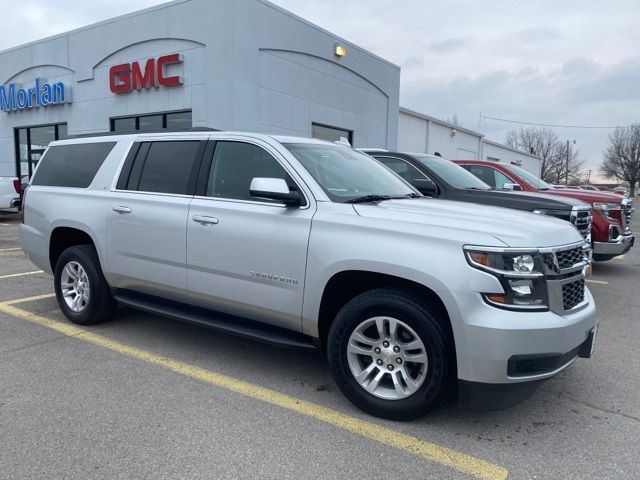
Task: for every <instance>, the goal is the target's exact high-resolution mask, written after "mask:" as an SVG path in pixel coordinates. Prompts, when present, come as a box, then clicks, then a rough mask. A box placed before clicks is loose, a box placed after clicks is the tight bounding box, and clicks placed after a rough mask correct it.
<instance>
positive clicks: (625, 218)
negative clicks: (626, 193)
mask: <svg viewBox="0 0 640 480" xmlns="http://www.w3.org/2000/svg"><path fill="white" fill-rule="evenodd" d="M621 215H622V228H624V230H625V231H628V230H631V219H632V218H633V201H632V200H628V199H624V200H623V201H622V212H621Z"/></svg>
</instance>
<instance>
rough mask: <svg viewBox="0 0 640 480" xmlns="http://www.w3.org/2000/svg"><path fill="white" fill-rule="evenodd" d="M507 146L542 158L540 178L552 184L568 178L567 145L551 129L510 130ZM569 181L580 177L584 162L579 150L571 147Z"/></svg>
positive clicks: (506, 141)
mask: <svg viewBox="0 0 640 480" xmlns="http://www.w3.org/2000/svg"><path fill="white" fill-rule="evenodd" d="M505 143H506V145H507V146H509V147H511V148H515V149H517V150H522V151H523V152H527V153H530V154H532V155H536V156H538V157H540V160H541V166H540V177H541V178H542V179H543V180H545V181H547V182H551V183H561V182H564V181H565V179H566V176H567V145H566V143H565V142H563V141H562V140H560V139H559V138H558V135H556V133H555V132H554V131H553V130H551V129H550V128H546V127H544V128H536V127H529V128H522V127H520V128H519V129H517V130H510V131H508V132H507V137H506V139H505ZM569 149H570V150H569V179H570V180H571V179H575V178H577V177H578V176H579V175H580V170H581V169H582V164H583V162H582V160H580V152H579V150H578V149H577V148H575V147H571V146H569Z"/></svg>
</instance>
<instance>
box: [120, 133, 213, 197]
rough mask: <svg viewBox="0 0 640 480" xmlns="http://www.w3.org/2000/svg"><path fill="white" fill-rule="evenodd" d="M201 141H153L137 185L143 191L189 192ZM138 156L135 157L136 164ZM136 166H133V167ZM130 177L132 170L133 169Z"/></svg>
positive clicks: (184, 193)
mask: <svg viewBox="0 0 640 480" xmlns="http://www.w3.org/2000/svg"><path fill="white" fill-rule="evenodd" d="M200 146H201V142H200V141H197V140H196V141H184V142H153V143H151V146H150V148H149V153H148V154H147V156H146V160H144V166H143V167H142V172H141V173H140V182H139V183H138V188H137V189H136V188H132V186H131V185H130V186H129V188H130V189H134V190H140V191H142V192H162V193H176V194H181V195H186V194H190V193H191V192H190V191H189V190H190V189H191V188H193V187H190V185H191V184H192V183H193V171H194V166H195V163H196V161H197V160H198V159H199V155H197V153H198V151H199V150H200ZM140 160H141V159H137V160H136V163H138V162H139V161H140ZM134 169H135V166H134ZM132 179H133V171H132Z"/></svg>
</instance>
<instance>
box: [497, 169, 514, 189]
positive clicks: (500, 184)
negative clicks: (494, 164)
mask: <svg viewBox="0 0 640 480" xmlns="http://www.w3.org/2000/svg"><path fill="white" fill-rule="evenodd" d="M493 172H494V174H495V184H496V188H498V189H503V188H504V184H505V183H515V182H514V181H513V180H511V179H510V178H509V177H507V176H506V175H505V174H504V173H502V172H501V171H500V170H494V171H493Z"/></svg>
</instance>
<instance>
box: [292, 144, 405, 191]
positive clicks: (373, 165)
mask: <svg viewBox="0 0 640 480" xmlns="http://www.w3.org/2000/svg"><path fill="white" fill-rule="evenodd" d="M284 146H285V147H286V148H287V149H288V150H289V151H290V152H291V153H292V154H293V155H294V156H295V157H296V158H297V159H298V161H299V162H300V163H301V164H302V166H303V167H304V168H306V169H307V171H308V172H309V174H310V175H311V176H312V177H313V178H314V180H315V181H316V182H318V184H319V185H320V186H321V187H322V189H323V190H324V191H325V193H326V194H327V196H328V197H329V198H330V199H331V200H332V201H334V202H339V203H344V202H348V201H350V200H354V199H356V198H360V197H363V196H365V195H375V196H388V197H394V198H402V197H409V196H411V195H415V194H416V191H415V190H414V189H413V188H411V187H410V186H409V185H407V184H406V183H405V182H404V181H403V180H402V179H401V178H400V177H398V176H397V175H396V174H395V173H393V172H392V171H391V170H389V169H388V168H387V167H385V166H384V165H382V164H380V163H378V161H377V160H374V159H373V158H371V157H369V156H368V155H365V154H364V153H360V152H357V151H355V150H351V149H350V148H348V147H341V146H339V145H335V146H334V145H325V144H320V143H287V144H284Z"/></svg>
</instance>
